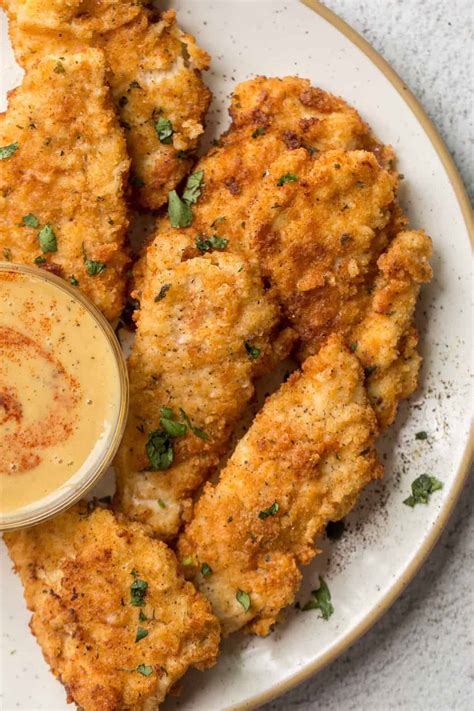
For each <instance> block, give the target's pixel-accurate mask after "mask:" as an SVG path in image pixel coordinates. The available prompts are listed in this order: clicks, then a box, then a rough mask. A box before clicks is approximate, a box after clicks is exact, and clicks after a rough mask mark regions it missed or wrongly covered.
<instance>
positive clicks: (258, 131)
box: [252, 126, 267, 138]
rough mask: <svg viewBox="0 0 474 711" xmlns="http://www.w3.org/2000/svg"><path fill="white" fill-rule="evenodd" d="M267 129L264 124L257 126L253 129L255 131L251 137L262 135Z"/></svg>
mask: <svg viewBox="0 0 474 711" xmlns="http://www.w3.org/2000/svg"><path fill="white" fill-rule="evenodd" d="M266 130H267V129H266V128H265V126H259V127H258V128H256V129H255V131H254V132H253V133H252V138H258V137H259V136H263V134H264V133H265V131H266Z"/></svg>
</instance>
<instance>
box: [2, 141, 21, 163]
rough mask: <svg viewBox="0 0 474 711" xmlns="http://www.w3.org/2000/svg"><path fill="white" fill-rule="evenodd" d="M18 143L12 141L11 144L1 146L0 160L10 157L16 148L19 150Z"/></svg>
mask: <svg viewBox="0 0 474 711" xmlns="http://www.w3.org/2000/svg"><path fill="white" fill-rule="evenodd" d="M18 145H19V144H18V143H10V145H9V146H1V147H0V160H5V159H6V158H10V157H11V156H12V155H13V154H14V153H15V151H16V150H18Z"/></svg>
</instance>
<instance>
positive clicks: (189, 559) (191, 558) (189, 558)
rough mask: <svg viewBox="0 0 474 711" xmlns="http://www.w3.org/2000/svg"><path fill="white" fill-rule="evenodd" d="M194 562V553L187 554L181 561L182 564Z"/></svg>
mask: <svg viewBox="0 0 474 711" xmlns="http://www.w3.org/2000/svg"><path fill="white" fill-rule="evenodd" d="M192 564H193V557H192V555H188V556H186V558H183V560H182V561H181V565H192Z"/></svg>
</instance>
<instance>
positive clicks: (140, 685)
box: [5, 503, 220, 711]
mask: <svg viewBox="0 0 474 711" xmlns="http://www.w3.org/2000/svg"><path fill="white" fill-rule="evenodd" d="M5 541H6V543H7V545H8V549H9V552H10V556H11V558H12V560H13V563H14V565H15V569H16V571H17V572H18V573H19V575H20V578H21V581H22V583H23V586H24V589H25V599H26V603H27V606H28V608H29V609H30V610H31V611H32V612H33V617H32V620H31V623H30V626H31V629H32V632H33V634H34V635H35V636H36V638H37V640H38V642H39V644H40V645H41V648H42V650H43V654H44V657H45V659H46V661H47V662H48V664H49V665H50V666H51V670H52V672H53V673H54V675H55V676H56V677H57V678H58V679H60V681H62V683H63V684H64V686H65V687H66V690H67V694H68V701H70V702H71V701H74V702H75V703H76V704H77V705H78V706H80V707H81V708H83V709H84V710H85V711H96V710H97V711H118V710H119V709H120V710H122V709H124V710H125V709H130V710H132V709H133V711H151V710H152V709H157V708H158V705H159V704H160V703H161V701H163V699H164V697H165V695H166V693H167V692H168V691H169V689H170V688H171V687H172V685H173V684H174V683H175V682H176V681H177V680H178V679H179V678H180V677H181V676H182V675H183V674H184V673H185V672H186V670H187V669H188V668H189V667H190V666H194V667H197V668H199V669H204V668H206V667H209V666H211V665H212V664H214V662H215V660H216V656H217V651H218V646H219V636H220V633H219V623H218V621H217V619H216V618H215V617H214V615H213V614H212V612H211V608H210V605H209V603H208V602H207V601H206V599H205V598H204V596H203V595H201V594H200V593H198V592H197V591H196V590H195V588H194V587H193V586H192V585H191V583H187V582H185V580H184V579H183V578H182V577H181V575H180V574H179V572H178V569H177V561H176V558H175V556H174V554H173V552H172V551H171V550H169V549H168V548H167V547H166V545H165V544H164V543H162V542H161V541H156V540H151V539H150V538H149V537H148V536H147V535H146V534H145V533H144V530H143V528H142V527H141V526H140V525H139V524H136V523H130V522H126V521H125V520H122V519H117V518H115V516H114V515H113V514H112V512H111V511H108V510H104V509H96V510H94V511H92V512H90V510H89V508H88V506H87V505H86V504H85V503H81V504H79V505H77V506H74V507H73V508H72V509H70V510H69V511H67V512H66V513H64V514H61V515H60V516H58V517H56V518H54V519H52V520H51V521H48V522H47V523H44V524H41V525H39V526H36V527H34V528H30V529H28V530H22V531H17V532H14V533H7V534H5Z"/></svg>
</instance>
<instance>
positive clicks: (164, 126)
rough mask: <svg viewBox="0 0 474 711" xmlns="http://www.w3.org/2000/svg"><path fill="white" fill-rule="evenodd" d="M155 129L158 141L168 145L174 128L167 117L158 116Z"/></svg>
mask: <svg viewBox="0 0 474 711" xmlns="http://www.w3.org/2000/svg"><path fill="white" fill-rule="evenodd" d="M155 131H156V133H157V134H158V138H159V139H160V143H164V144H166V145H169V144H170V143H171V142H172V137H173V133H174V130H173V126H172V124H171V121H170V120H169V119H167V118H165V117H164V116H160V118H159V119H158V121H156V122H155Z"/></svg>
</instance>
